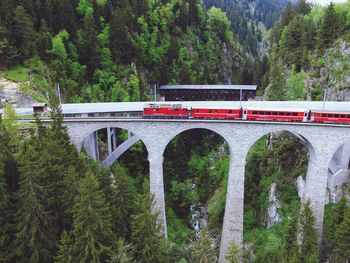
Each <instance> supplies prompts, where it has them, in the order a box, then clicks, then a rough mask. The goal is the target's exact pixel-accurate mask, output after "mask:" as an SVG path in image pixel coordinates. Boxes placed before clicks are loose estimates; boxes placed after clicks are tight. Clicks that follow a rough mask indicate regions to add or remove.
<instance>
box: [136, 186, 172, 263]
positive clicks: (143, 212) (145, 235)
mask: <svg viewBox="0 0 350 263" xmlns="http://www.w3.org/2000/svg"><path fill="white" fill-rule="evenodd" d="M149 189H150V188H149V182H148V181H147V180H145V182H144V184H143V192H142V193H141V194H137V196H136V200H135V213H134V214H133V215H132V220H131V229H132V235H131V238H132V241H133V244H134V245H135V259H136V260H137V261H138V262H144V263H157V262H164V256H165V255H164V238H163V236H161V233H160V227H159V225H158V221H157V219H158V214H153V212H152V211H153V207H154V196H153V195H151V194H150V193H149Z"/></svg>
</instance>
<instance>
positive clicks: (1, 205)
mask: <svg viewBox="0 0 350 263" xmlns="http://www.w3.org/2000/svg"><path fill="white" fill-rule="evenodd" d="M3 139H5V138H4V136H3V127H2V121H1V118H0V140H1V144H0V211H1V214H0V251H1V253H0V262H5V251H6V250H7V247H6V245H7V241H8V239H9V237H8V233H7V232H8V229H7V228H8V224H9V222H7V220H8V218H7V217H6V212H7V210H8V201H9V196H8V191H7V185H6V180H5V166H4V163H5V159H6V156H5V154H6V150H5V149H4V145H5V144H6V142H5V141H3Z"/></svg>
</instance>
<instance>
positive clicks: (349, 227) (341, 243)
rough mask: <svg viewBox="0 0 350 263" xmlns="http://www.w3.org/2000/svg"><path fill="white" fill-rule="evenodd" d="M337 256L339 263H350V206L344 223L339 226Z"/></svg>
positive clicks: (336, 235)
mask: <svg viewBox="0 0 350 263" xmlns="http://www.w3.org/2000/svg"><path fill="white" fill-rule="evenodd" d="M335 237H336V244H337V247H336V254H337V259H340V261H339V262H349V259H350V246H349V244H350V206H348V207H347V208H346V210H345V214H344V219H343V222H342V223H341V224H340V225H338V226H337V228H336V232H335Z"/></svg>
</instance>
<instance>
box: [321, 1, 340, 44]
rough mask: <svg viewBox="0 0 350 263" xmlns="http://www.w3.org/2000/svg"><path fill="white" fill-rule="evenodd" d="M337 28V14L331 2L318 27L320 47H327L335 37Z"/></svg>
mask: <svg viewBox="0 0 350 263" xmlns="http://www.w3.org/2000/svg"><path fill="white" fill-rule="evenodd" d="M337 30H338V24H337V15H336V13H335V9H334V4H333V3H332V2H331V3H330V4H329V6H328V7H327V9H326V12H325V14H324V16H323V20H322V24H321V28H320V37H319V40H320V45H321V47H322V48H325V47H328V46H329V45H330V44H331V43H333V41H334V40H335V38H336V33H337Z"/></svg>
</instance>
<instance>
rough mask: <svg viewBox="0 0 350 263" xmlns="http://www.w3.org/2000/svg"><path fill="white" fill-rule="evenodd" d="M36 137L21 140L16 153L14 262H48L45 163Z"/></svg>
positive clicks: (49, 241)
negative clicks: (18, 181) (18, 164)
mask: <svg viewBox="0 0 350 263" xmlns="http://www.w3.org/2000/svg"><path fill="white" fill-rule="evenodd" d="M37 143H38V141H37V140H36V139H35V138H33V139H31V140H29V141H27V142H25V143H24V146H23V149H22V150H21V154H20V169H19V171H20V183H19V185H20V189H19V193H18V199H19V211H18V216H17V220H16V222H17V227H18V233H17V238H16V246H17V251H16V254H17V256H18V258H19V259H18V262H48V261H50V260H51V249H52V248H53V244H52V226H50V225H49V222H51V220H50V214H49V212H48V211H47V207H46V206H45V204H46V200H47V199H48V194H47V191H48V190H47V188H46V187H47V185H46V182H45V181H46V174H45V169H44V167H45V164H44V163H43V162H42V160H43V158H42V153H41V152H40V151H36V149H35V147H36V146H35V145H36V144H37Z"/></svg>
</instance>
